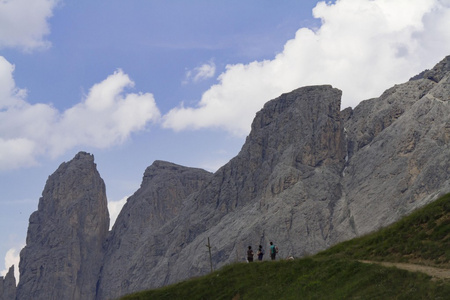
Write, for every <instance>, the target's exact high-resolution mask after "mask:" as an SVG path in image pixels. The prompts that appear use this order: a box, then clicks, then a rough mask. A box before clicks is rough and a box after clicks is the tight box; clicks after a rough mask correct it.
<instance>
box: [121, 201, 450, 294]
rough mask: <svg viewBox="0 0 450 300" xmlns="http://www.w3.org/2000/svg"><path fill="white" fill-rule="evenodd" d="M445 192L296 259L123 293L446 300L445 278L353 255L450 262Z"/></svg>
mask: <svg viewBox="0 0 450 300" xmlns="http://www.w3.org/2000/svg"><path fill="white" fill-rule="evenodd" d="M449 246H450V194H448V195H446V196H444V197H442V198H440V199H438V200H436V201H435V202H433V203H431V204H430V205H428V206H426V207H425V208H423V209H420V210H418V211H416V212H414V213H413V214H411V215H410V216H408V217H406V218H404V219H402V220H401V221H400V222H398V223H396V224H394V225H392V226H390V227H387V228H385V229H382V230H380V231H378V232H375V233H373V234H370V235H367V236H364V237H361V238H357V239H353V240H351V241H348V242H344V243H340V244H338V245H336V246H334V247H332V248H330V249H328V250H326V251H323V252H321V253H319V254H317V255H315V256H312V257H309V258H304V259H298V260H295V261H279V262H263V263H253V264H246V263H237V264H232V265H229V266H226V267H224V268H222V269H220V270H219V271H216V272H214V273H212V274H209V275H207V276H203V277H201V278H196V279H191V280H187V281H184V282H180V283H178V284H174V285H171V286H168V287H164V288H160V289H156V290H150V291H144V292H140V293H136V294H133V295H129V296H126V297H124V298H123V299H235V300H237V299H448V297H449V296H448V295H450V282H444V281H435V280H431V278H430V277H429V276H427V275H424V274H422V273H411V272H407V271H404V270H399V269H396V268H386V267H382V266H379V265H370V264H363V263H359V262H358V261H356V260H357V259H366V260H380V261H391V262H413V263H421V264H426V265H434V266H439V267H444V268H448V267H449V265H450V247H449Z"/></svg>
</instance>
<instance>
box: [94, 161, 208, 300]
mask: <svg viewBox="0 0 450 300" xmlns="http://www.w3.org/2000/svg"><path fill="white" fill-rule="evenodd" d="M211 176H212V174H211V173H210V172H207V171H205V170H201V169H196V168H187V167H182V166H179V165H176V164H172V163H169V162H164V161H155V162H154V163H153V164H152V165H151V166H150V167H148V168H147V170H145V173H144V178H143V181H142V184H141V187H140V188H139V190H138V191H136V193H134V195H132V196H131V197H130V198H128V200H127V203H126V204H125V205H124V207H123V209H122V211H121V212H120V214H119V216H118V217H117V220H116V222H115V224H114V227H113V228H112V231H111V234H110V236H109V238H108V248H107V249H106V255H105V261H104V266H103V270H102V276H101V280H100V282H99V289H98V298H99V299H111V298H116V297H118V296H120V295H123V294H124V293H130V292H132V291H134V290H135V282H136V281H139V280H141V278H142V277H146V276H147V272H144V273H140V274H133V273H132V272H133V270H134V269H135V268H136V267H137V266H136V265H139V264H140V263H141V260H143V259H144V258H142V257H139V255H136V249H139V248H140V247H142V246H144V247H146V246H147V245H146V244H145V238H146V237H147V236H148V235H152V233H153V232H154V231H156V230H158V229H159V228H161V227H162V226H163V225H164V224H166V223H167V222H168V221H170V220H171V219H173V218H174V217H176V216H178V215H179V214H180V213H181V212H182V210H183V209H184V203H183V200H184V199H186V198H187V197H188V196H189V195H190V194H192V193H194V192H197V191H199V190H200V189H201V188H202V187H203V186H205V185H206V183H207V182H208V181H209V180H210V179H211ZM165 238H168V236H166V237H165ZM130 249H133V251H130ZM147 250H148V251H150V252H155V254H158V251H157V250H156V249H153V250H152V249H151V248H149V249H147ZM117 287H118V288H117Z"/></svg>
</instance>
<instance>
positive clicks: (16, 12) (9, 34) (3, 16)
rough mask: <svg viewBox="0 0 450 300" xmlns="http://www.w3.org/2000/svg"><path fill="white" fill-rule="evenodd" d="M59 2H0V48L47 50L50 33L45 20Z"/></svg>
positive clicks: (24, 0)
mask: <svg viewBox="0 0 450 300" xmlns="http://www.w3.org/2000/svg"><path fill="white" fill-rule="evenodd" d="M58 2H59V0H6V1H0V48H4V47H17V48H20V49H23V50H25V51H31V50H32V49H39V48H47V47H49V45H50V42H48V41H46V40H45V36H46V35H48V34H49V33H50V28H49V24H48V23H47V20H48V19H49V18H50V17H51V16H52V14H53V13H52V11H53V9H54V8H55V7H56V5H57V4H58Z"/></svg>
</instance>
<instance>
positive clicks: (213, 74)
mask: <svg viewBox="0 0 450 300" xmlns="http://www.w3.org/2000/svg"><path fill="white" fill-rule="evenodd" d="M447 55H450V0H414V1H411V0H336V1H326V2H322V1H311V0H297V1H294V0H283V1H273V0H244V1H242V0H240V1H236V0H230V1H211V0H192V1H182V0H169V1H168V0H96V1H92V0H89V1H88V0H78V1H67V0H4V1H0V189H1V192H0V241H1V242H0V275H5V273H6V271H7V270H8V268H9V267H10V266H11V265H12V264H15V268H16V273H17V271H18V259H19V252H20V249H21V248H22V247H23V246H24V245H25V239H26V231H27V227H28V219H29V216H30V214H31V213H32V212H33V211H35V210H37V205H38V202H39V198H40V197H41V194H42V191H43V189H44V186H45V182H46V180H47V178H48V176H49V175H51V174H52V173H53V172H54V171H55V170H56V169H57V168H58V166H59V165H60V164H61V163H62V162H66V161H69V160H71V159H72V158H73V157H74V156H75V154H76V153H78V152H79V151H86V152H89V153H91V154H94V157H95V162H96V164H97V168H98V170H99V172H100V175H101V176H102V178H103V180H104V181H105V184H106V192H107V197H108V203H109V204H108V207H109V209H110V214H111V218H112V220H114V219H115V217H116V216H117V214H118V213H119V211H120V208H121V207H122V205H123V204H124V203H125V200H126V198H127V197H128V196H131V195H132V194H133V193H134V192H135V191H136V190H137V189H138V188H139V186H140V183H141V180H142V176H143V173H144V171H145V168H146V167H148V166H150V165H151V164H152V163H153V161H155V160H166V161H170V162H173V163H176V164H180V165H184V166H188V167H197V168H203V169H206V170H208V171H211V172H214V171H215V170H217V169H218V168H219V167H221V166H222V165H224V164H226V163H227V162H228V161H229V160H230V159H231V158H232V157H234V156H235V155H237V154H238V152H239V150H240V149H241V147H242V145H243V143H244V141H245V137H246V136H247V135H248V133H249V131H250V125H251V122H252V120H253V118H254V116H255V114H256V112H257V111H259V110H260V109H261V108H262V107H263V105H264V103H265V102H267V101H269V100H271V99H273V98H276V97H278V96H279V95H281V94H282V93H286V92H290V91H291V90H294V89H296V88H299V87H302V86H306V85H316V84H331V85H333V87H336V88H339V89H341V90H342V91H343V96H342V105H341V108H342V109H344V108H346V107H349V106H351V107H355V106H356V105H357V104H358V103H359V102H360V101H362V100H365V99H369V98H373V97H378V96H379V95H380V94H381V93H382V92H383V91H384V90H386V89H387V88H390V87H392V86H393V85H394V84H399V83H403V82H405V81H407V80H408V79H409V78H410V77H412V76H414V75H416V74H418V73H419V72H421V71H423V70H425V69H429V68H432V67H433V66H434V65H435V64H436V63H438V62H439V61H440V60H442V59H443V58H444V57H445V56H447ZM1 258H4V260H2V259H1ZM16 279H18V278H17V277H16Z"/></svg>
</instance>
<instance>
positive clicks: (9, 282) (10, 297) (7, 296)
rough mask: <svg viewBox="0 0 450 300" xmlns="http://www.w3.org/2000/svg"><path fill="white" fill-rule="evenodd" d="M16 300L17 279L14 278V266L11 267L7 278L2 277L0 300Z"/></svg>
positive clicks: (0, 280) (0, 279)
mask: <svg viewBox="0 0 450 300" xmlns="http://www.w3.org/2000/svg"><path fill="white" fill-rule="evenodd" d="M14 299H16V278H15V277H14V266H11V267H10V268H9V270H8V273H6V276H5V278H4V279H3V277H0V300H14Z"/></svg>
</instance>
